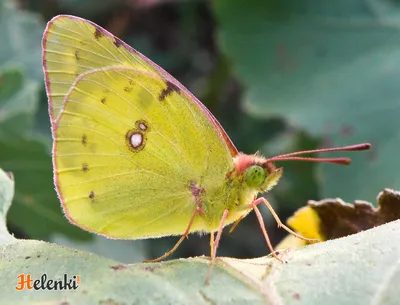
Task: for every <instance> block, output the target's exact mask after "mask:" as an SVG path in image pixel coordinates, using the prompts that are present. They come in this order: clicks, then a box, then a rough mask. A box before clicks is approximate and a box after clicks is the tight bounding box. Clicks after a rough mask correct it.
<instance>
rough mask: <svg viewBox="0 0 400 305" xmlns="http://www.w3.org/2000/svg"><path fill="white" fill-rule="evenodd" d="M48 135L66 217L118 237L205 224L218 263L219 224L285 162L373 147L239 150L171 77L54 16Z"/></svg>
mask: <svg viewBox="0 0 400 305" xmlns="http://www.w3.org/2000/svg"><path fill="white" fill-rule="evenodd" d="M42 47H43V70H44V74H45V85H46V91H47V95H48V99H49V114H50V120H51V125H52V127H51V129H52V135H53V140H54V141H53V167H54V183H55V187H56V191H57V193H58V196H59V199H60V201H61V204H62V208H63V211H64V213H65V215H66V217H67V218H68V220H69V221H70V222H71V223H73V224H75V225H77V226H79V227H81V228H83V229H84V230H87V231H90V232H94V233H97V234H101V235H104V236H107V237H109V238H115V239H145V238H156V237H162V236H171V235H181V237H180V239H179V240H178V241H177V243H176V245H175V246H174V247H173V248H172V249H171V250H170V251H168V252H166V253H165V254H164V255H162V256H161V257H159V258H157V259H155V260H152V261H158V260H161V259H163V258H165V257H167V256H169V255H170V254H171V253H172V252H174V251H175V249H176V248H177V247H178V246H179V245H180V244H181V243H182V241H183V240H184V239H185V237H186V236H187V235H188V234H189V233H192V232H208V233H210V245H211V255H210V257H211V262H210V268H209V273H208V275H207V280H208V279H209V277H210V274H211V270H212V267H213V265H214V263H215V258H216V254H217V248H218V245H219V241H220V239H221V234H222V231H223V228H224V227H225V226H227V225H229V224H232V223H234V227H235V226H236V225H237V224H238V223H239V222H240V220H241V219H243V218H244V217H245V216H246V215H247V214H249V213H250V212H251V211H254V212H255V213H256V216H257V219H258V221H259V223H260V227H261V230H262V232H263V234H264V237H265V240H266V243H267V245H268V247H269V249H270V250H271V253H272V254H273V255H274V256H275V257H277V258H278V259H279V257H278V256H277V255H276V254H274V253H275V252H274V251H273V247H272V245H271V242H270V240H269V237H268V234H267V231H266V229H265V226H264V221H263V218H262V215H261V213H260V211H259V209H258V205H259V204H265V205H266V206H267V207H268V209H269V210H270V211H271V213H272V215H273V216H274V218H275V220H276V221H277V223H278V226H280V227H282V228H284V229H285V230H286V231H288V232H289V233H291V234H293V235H295V236H297V237H299V238H302V237H301V236H299V235H298V234H296V233H295V232H293V231H292V230H291V229H290V228H288V227H287V226H286V225H284V224H283V223H282V222H281V220H280V219H279V217H278V215H277V214H276V213H275V211H274V210H273V208H272V207H271V205H270V204H269V202H268V201H267V200H266V199H265V198H264V197H259V198H257V196H258V195H259V194H261V193H265V192H266V191H268V190H270V189H271V188H273V187H274V186H275V185H276V184H277V183H278V181H279V179H280V178H281V175H282V168H280V167H276V166H275V163H276V162H279V161H286V160H299V161H311V162H330V163H337V164H348V163H349V159H348V158H327V159H323V158H313V157H304V156H303V155H305V154H309V153H315V152H331V151H353V150H363V149H368V148H369V147H370V145H369V144H368V143H364V144H358V145H352V146H346V147H341V148H328V149H319V150H311V151H301V152H295V153H289V154H284V155H280V156H275V157H272V158H264V157H262V156H260V155H257V154H254V155H247V154H244V153H241V152H239V151H238V150H237V149H236V147H235V145H234V144H233V143H232V141H231V140H230V138H229V136H228V135H227V134H226V132H225V131H224V129H223V128H222V127H221V125H220V124H219V122H218V121H217V119H216V118H215V117H214V116H213V115H212V114H211V112H210V111H209V110H208V109H207V108H206V107H205V106H204V105H203V104H202V103H201V102H200V101H199V100H198V99H197V98H196V97H194V96H193V95H192V94H191V93H190V92H189V91H188V90H187V89H186V88H185V87H184V86H183V85H181V84H180V83H179V82H178V81H177V80H176V79H175V78H173V77H172V76H171V75H170V74H168V73H167V72H166V71H164V70H163V69H162V68H161V67H159V66H158V65H157V64H155V63H153V62H152V61H151V60H149V59H148V58H146V57H145V56H143V55H142V54H140V53H139V52H138V51H136V50H135V49H133V48H132V47H130V46H129V45H127V44H126V43H124V42H123V41H122V40H120V39H119V38H117V37H115V36H113V35H112V34H111V33H109V32H108V31H106V30H105V29H103V28H101V27H100V26H98V25H96V24H95V23H93V22H91V21H88V20H85V19H82V18H78V17H75V16H69V15H59V16H56V17H54V18H53V19H52V20H51V21H50V22H49V23H48V24H47V27H46V30H45V32H44V35H43V41H42Z"/></svg>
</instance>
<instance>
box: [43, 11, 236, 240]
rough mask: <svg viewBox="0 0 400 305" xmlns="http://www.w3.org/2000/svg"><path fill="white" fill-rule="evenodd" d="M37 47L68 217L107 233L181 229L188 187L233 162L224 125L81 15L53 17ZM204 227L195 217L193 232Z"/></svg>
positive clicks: (204, 182) (190, 200)
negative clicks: (40, 49) (41, 55)
mask: <svg viewBox="0 0 400 305" xmlns="http://www.w3.org/2000/svg"><path fill="white" fill-rule="evenodd" d="M99 31H100V32H101V34H100V33H99ZM74 37H76V38H74ZM116 41H118V42H116ZM91 44H94V47H93V48H92V47H91ZM43 46H44V47H45V49H44V59H43V63H44V69H45V77H46V87H47V92H48V95H49V100H50V113H51V116H52V120H53V137H54V146H53V163H54V169H55V170H54V176H55V184H56V188H57V191H58V194H59V196H60V199H61V202H62V205H63V208H64V211H65V213H66V215H67V217H68V218H69V219H70V220H71V221H72V222H73V223H75V224H77V225H79V226H81V227H83V228H85V229H87V230H89V231H93V232H96V233H99V234H103V235H106V236H109V237H113V238H146V237H157V236H164V235H173V234H182V233H183V232H184V231H185V229H186V226H187V224H188V221H189V219H190V216H191V214H192V213H193V211H194V209H195V208H196V202H195V200H194V196H193V193H192V185H196V186H202V187H203V186H204V188H205V189H207V188H209V187H214V188H216V187H218V183H220V184H222V183H223V181H224V179H225V175H226V173H227V172H228V171H230V170H232V168H233V161H232V154H233V153H235V151H236V149H235V148H234V146H233V145H232V146H229V145H228V144H227V143H228V142H227V141H228V140H229V138H228V137H227V136H226V134H225V132H224V131H223V129H222V127H220V126H219V124H218V122H217V121H216V120H215V119H214V118H213V117H212V116H211V114H210V113H209V112H208V110H206V108H205V107H204V106H203V105H202V104H201V103H200V102H198V101H197V100H196V99H194V98H193V96H192V95H191V94H190V93H188V91H187V90H186V89H184V88H183V86H182V85H181V84H179V83H178V82H177V81H175V80H174V79H173V78H172V77H170V76H169V75H168V74H165V73H166V72H165V73H164V72H163V70H160V68H158V67H157V66H155V65H150V64H149V61H148V60H147V59H146V60H144V59H143V56H142V55H138V53H137V52H135V51H132V49H128V47H127V46H126V45H125V44H123V43H122V42H121V41H119V40H117V39H116V38H114V37H113V36H111V34H109V33H108V32H105V30H103V29H99V27H98V26H95V25H94V24H92V23H90V22H88V21H85V20H83V19H79V18H76V17H73V18H72V17H68V16H64V17H56V19H54V20H53V21H52V23H51V24H49V25H48V27H47V31H46V33H45V36H44V42H43ZM225 136H226V137H225ZM227 139H228V140H227ZM229 141H230V140H229ZM205 177H209V178H205ZM210 177H211V178H210ZM204 229H205V225H204V223H202V220H201V218H197V220H196V221H195V223H194V225H193V228H192V231H198V230H204Z"/></svg>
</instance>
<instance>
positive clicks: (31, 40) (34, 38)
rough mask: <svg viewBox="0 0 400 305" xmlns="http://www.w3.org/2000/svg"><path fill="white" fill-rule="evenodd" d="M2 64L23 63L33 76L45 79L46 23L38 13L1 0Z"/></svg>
mask: <svg viewBox="0 0 400 305" xmlns="http://www.w3.org/2000/svg"><path fill="white" fill-rule="evenodd" d="M0 29H1V31H0V41H1V48H0V66H2V65H4V64H11V63H13V64H19V65H20V66H21V68H23V69H24V72H25V73H27V77H28V78H29V79H34V80H36V81H42V80H43V73H42V69H41V62H42V61H41V45H40V42H41V38H42V34H43V31H44V25H43V24H41V23H40V22H39V19H38V18H37V16H36V15H35V14H32V13H28V12H24V11H20V10H18V9H16V8H15V4H14V2H13V1H10V0H0Z"/></svg>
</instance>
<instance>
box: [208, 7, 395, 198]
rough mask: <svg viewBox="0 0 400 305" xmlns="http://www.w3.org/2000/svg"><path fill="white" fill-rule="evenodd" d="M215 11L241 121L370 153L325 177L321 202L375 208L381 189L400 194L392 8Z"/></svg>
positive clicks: (330, 168) (326, 171) (328, 171)
mask: <svg viewBox="0 0 400 305" xmlns="http://www.w3.org/2000/svg"><path fill="white" fill-rule="evenodd" d="M214 3H215V5H214V9H215V13H216V15H217V18H218V21H219V24H220V27H221V32H220V44H221V46H222V48H223V49H224V51H225V52H226V54H227V55H228V56H229V57H230V59H231V60H232V61H233V63H234V67H235V70H236V73H237V75H238V76H240V78H241V79H242V80H243V82H244V83H245V85H246V88H247V90H248V91H247V95H246V103H245V105H244V106H245V109H246V110H247V111H248V112H250V113H251V114H253V115H256V116H262V117H273V116H283V117H284V118H285V119H287V120H288V122H290V124H293V125H295V126H298V127H300V128H304V129H305V130H307V131H308V132H310V133H311V134H312V135H315V136H319V137H323V138H324V140H325V142H326V144H329V145H335V146H336V145H344V144H352V143H357V142H365V141H370V142H371V143H372V145H373V150H372V151H371V152H370V153H359V154H357V155H354V158H353V160H354V162H353V164H352V166H350V167H348V168H343V167H338V166H337V167H335V166H331V165H327V166H324V167H323V170H324V171H323V172H321V177H320V178H321V180H322V182H323V196H324V197H335V196H339V195H340V196H341V197H343V198H345V199H346V200H354V199H357V198H362V199H365V200H372V199H373V198H374V194H376V193H377V192H378V191H379V190H380V189H382V188H384V187H389V188H400V176H399V175H398V167H399V165H400V164H399V162H400V161H399V160H398V158H397V157H396V156H397V155H398V154H399V146H398V144H397V142H398V141H397V134H398V133H399V131H400V130H399V124H398V123H397V122H398V117H399V116H400V112H399V110H400V107H399V106H400V104H399V97H400V87H399V86H398V81H397V80H398V79H399V78H400V30H399V25H400V8H399V6H398V5H397V4H395V2H390V1H386V2H383V1H361V0H359V1H344V0H340V1H334V2H330V3H325V2H321V1H316V0H304V1H288V0H284V1H282V0H271V1H254V2H252V3H251V5H250V4H249V2H248V1H243V0H236V1H227V0H219V1H215V2H214ZM239 19H240V20H241V22H237V20H239ZM383 135H384V136H383ZM377 173H379V179H378V180H377V179H373V177H376V175H377Z"/></svg>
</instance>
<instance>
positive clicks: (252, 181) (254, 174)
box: [244, 165, 267, 187]
mask: <svg viewBox="0 0 400 305" xmlns="http://www.w3.org/2000/svg"><path fill="white" fill-rule="evenodd" d="M265 178H267V173H266V171H265V169H263V168H262V167H261V166H259V165H251V166H249V167H248V168H247V169H246V172H245V174H244V180H245V181H246V184H247V185H248V186H250V187H258V186H260V185H261V184H263V183H264V181H265Z"/></svg>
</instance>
